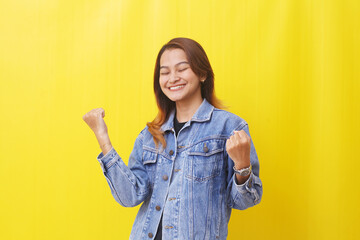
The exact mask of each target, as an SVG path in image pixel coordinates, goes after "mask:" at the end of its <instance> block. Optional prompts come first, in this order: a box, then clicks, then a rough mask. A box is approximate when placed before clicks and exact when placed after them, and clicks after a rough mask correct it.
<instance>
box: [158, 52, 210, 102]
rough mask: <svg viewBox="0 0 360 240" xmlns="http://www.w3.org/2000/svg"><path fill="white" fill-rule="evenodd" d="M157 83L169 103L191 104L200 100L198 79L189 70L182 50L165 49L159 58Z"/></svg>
mask: <svg viewBox="0 0 360 240" xmlns="http://www.w3.org/2000/svg"><path fill="white" fill-rule="evenodd" d="M201 80H205V78H203V79H201ZM159 83H160V87H161V90H162V91H163V93H164V94H165V95H166V96H167V97H168V98H169V99H170V100H171V101H174V102H177V103H179V102H188V103H191V102H192V101H193V100H198V101H201V100H202V98H201V86H200V79H199V77H198V76H196V74H195V73H194V72H193V71H192V69H191V68H190V64H189V63H188V61H187V58H186V54H185V52H184V51H183V50H182V49H179V48H175V49H167V50H165V51H164V52H163V54H162V55H161V57H160V78H159Z"/></svg>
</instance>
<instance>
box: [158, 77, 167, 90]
mask: <svg viewBox="0 0 360 240" xmlns="http://www.w3.org/2000/svg"><path fill="white" fill-rule="evenodd" d="M159 85H160V88H161V89H162V90H163V89H164V88H165V85H166V81H165V80H164V79H161V78H160V79H159Z"/></svg>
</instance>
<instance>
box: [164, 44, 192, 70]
mask: <svg viewBox="0 0 360 240" xmlns="http://www.w3.org/2000/svg"><path fill="white" fill-rule="evenodd" d="M181 61H187V57H186V54H185V52H184V50H182V49H180V48H174V49H166V50H165V51H164V52H163V54H162V55H161V58H160V66H163V65H166V66H171V65H175V64H176V63H178V62H181Z"/></svg>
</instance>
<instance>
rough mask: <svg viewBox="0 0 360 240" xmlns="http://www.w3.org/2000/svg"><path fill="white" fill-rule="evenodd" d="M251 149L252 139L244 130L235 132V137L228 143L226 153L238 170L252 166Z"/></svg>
mask: <svg viewBox="0 0 360 240" xmlns="http://www.w3.org/2000/svg"><path fill="white" fill-rule="evenodd" d="M250 147H251V139H250V137H249V136H248V135H247V134H246V132H245V131H244V130H241V131H234V135H232V136H231V137H230V138H229V139H228V140H227V141H226V151H227V153H228V155H229V157H230V158H231V159H232V160H233V161H234V164H235V168H236V169H242V168H246V167H249V166H250Z"/></svg>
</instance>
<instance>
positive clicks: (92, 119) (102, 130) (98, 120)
mask: <svg viewBox="0 0 360 240" xmlns="http://www.w3.org/2000/svg"><path fill="white" fill-rule="evenodd" d="M104 117H105V110H104V109H103V108H95V109H92V110H91V111H90V112H88V113H86V114H85V115H84V116H83V119H84V121H85V122H86V123H87V125H89V127H90V128H91V130H93V132H94V133H95V135H102V134H107V131H108V129H107V126H106V124H105V121H104V119H103V118H104Z"/></svg>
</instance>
